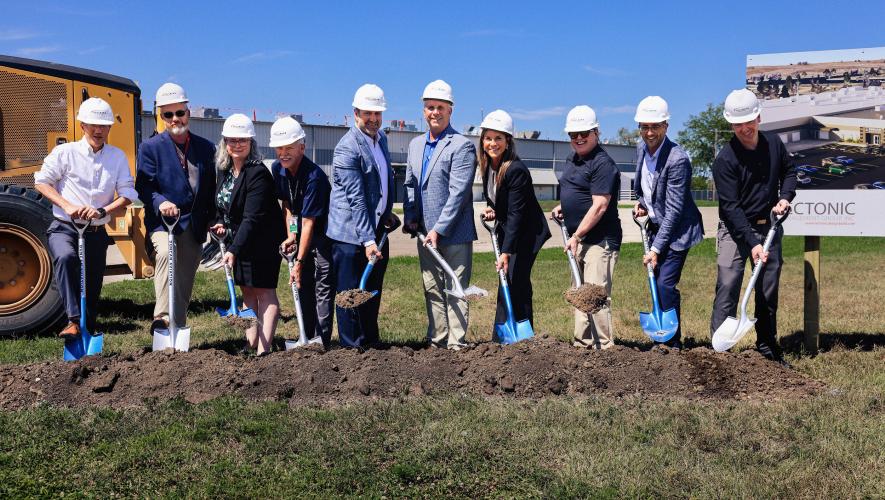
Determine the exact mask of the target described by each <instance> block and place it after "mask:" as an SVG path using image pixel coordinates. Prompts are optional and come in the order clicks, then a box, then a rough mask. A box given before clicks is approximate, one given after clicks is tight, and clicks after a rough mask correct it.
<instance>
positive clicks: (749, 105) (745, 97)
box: [722, 89, 759, 123]
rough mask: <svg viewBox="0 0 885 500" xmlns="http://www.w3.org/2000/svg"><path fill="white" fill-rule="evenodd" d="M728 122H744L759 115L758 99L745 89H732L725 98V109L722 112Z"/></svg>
mask: <svg viewBox="0 0 885 500" xmlns="http://www.w3.org/2000/svg"><path fill="white" fill-rule="evenodd" d="M722 115H723V116H725V120H726V121H727V122H728V123H746V122H748V121H752V120H755V119H756V117H757V116H759V99H756V94H754V93H753V92H751V91H749V90H747V89H738V90H733V91H732V92H731V93H730V94H728V97H726V98H725V109H724V110H723V112H722Z"/></svg>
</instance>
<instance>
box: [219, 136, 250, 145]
mask: <svg viewBox="0 0 885 500" xmlns="http://www.w3.org/2000/svg"><path fill="white" fill-rule="evenodd" d="M251 141H252V139H250V138H248V137H225V138H224V143H225V144H229V145H231V146H241V145H243V144H249V142H251Z"/></svg>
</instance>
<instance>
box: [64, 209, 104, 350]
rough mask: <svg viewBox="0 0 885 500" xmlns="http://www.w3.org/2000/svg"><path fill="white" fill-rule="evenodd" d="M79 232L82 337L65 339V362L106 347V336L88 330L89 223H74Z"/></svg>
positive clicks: (78, 253)
mask: <svg viewBox="0 0 885 500" xmlns="http://www.w3.org/2000/svg"><path fill="white" fill-rule="evenodd" d="M72 223H73V224H74V228H75V229H76V230H77V233H78V236H77V256H78V257H79V258H80V336H79V337H74V338H72V339H65V349H64V360H65V361H76V360H78V359H80V358H82V357H83V356H92V355H93V354H100V353H101V349H102V348H103V347H104V335H102V334H101V333H98V332H96V333H95V334H94V335H93V334H91V333H89V331H88V329H87V328H86V238H85V236H84V235H85V234H86V229H87V228H88V227H89V222H88V221H86V222H85V223H79V222H77V221H72Z"/></svg>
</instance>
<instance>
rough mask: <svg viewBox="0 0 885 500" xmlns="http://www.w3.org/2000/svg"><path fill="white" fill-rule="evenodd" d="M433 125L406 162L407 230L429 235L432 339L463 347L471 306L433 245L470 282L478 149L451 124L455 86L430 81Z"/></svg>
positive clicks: (424, 256) (427, 115)
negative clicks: (454, 292)
mask: <svg viewBox="0 0 885 500" xmlns="http://www.w3.org/2000/svg"><path fill="white" fill-rule="evenodd" d="M422 99H423V101H424V119H425V120H427V126H428V130H427V133H426V134H422V135H420V136H418V137H415V138H414V139H412V141H411V142H410V143H409V156H408V160H407V167H406V181H405V188H406V200H405V203H404V204H403V209H404V212H405V226H404V227H403V231H405V232H411V233H413V234H414V233H415V232H416V231H418V230H420V231H421V232H423V233H425V234H426V235H427V238H426V239H425V240H424V241H419V242H418V262H419V264H420V266H421V274H422V277H423V281H424V301H425V304H426V307H427V317H428V326H427V338H428V340H429V341H430V342H431V343H432V344H433V345H435V346H437V347H445V348H448V349H454V350H458V349H460V348H461V347H463V346H464V345H466V342H465V337H466V334H467V320H468V316H469V308H468V306H467V302H466V301H464V300H459V299H454V298H451V297H448V295H447V294H446V293H445V292H443V290H445V289H447V288H449V286H450V285H447V284H446V279H447V278H446V273H445V271H444V270H443V269H442V267H440V265H439V264H438V263H437V262H436V260H435V259H434V258H433V256H432V255H431V254H430V252H429V251H428V250H427V249H426V247H427V246H433V247H435V248H436V249H437V250H439V253H441V254H442V256H443V258H444V259H445V260H446V262H448V264H449V265H450V266H451V267H452V269H453V270H454V271H455V275H456V276H458V279H459V281H460V282H461V286H462V287H464V288H467V286H468V283H469V282H470V274H471V271H472V269H473V268H472V261H473V242H474V241H475V240H476V226H475V225H474V219H473V177H474V175H475V174H476V148H475V147H474V146H473V143H472V142H470V140H469V139H467V138H465V137H464V136H463V135H461V134H459V133H458V132H456V131H455V129H453V128H452V126H451V125H450V120H451V118H452V106H453V104H454V98H453V96H452V87H451V86H450V85H449V84H448V83H446V82H444V81H442V80H436V81H433V82H430V83H429V84H428V85H427V87H426V88H425V89H424V94H423V95H422Z"/></svg>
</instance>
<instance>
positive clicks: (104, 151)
mask: <svg viewBox="0 0 885 500" xmlns="http://www.w3.org/2000/svg"><path fill="white" fill-rule="evenodd" d="M34 183H36V184H47V185H49V186H52V187H53V188H55V190H56V191H58V194H60V195H61V197H62V198H64V199H65V200H67V201H68V202H70V203H72V204H74V205H85V206H88V207H92V208H101V207H105V206H107V205H109V204H110V203H111V202H112V201H114V194H115V193H116V194H117V195H118V196H121V197H123V198H127V199H129V200H130V201H134V200H137V199H138V193H137V192H136V191H135V182H134V181H133V180H132V174H131V173H130V172H129V162H128V161H127V160H126V154H125V153H124V152H123V150H121V149H120V148H117V147H114V146H111V145H110V144H105V145H104V147H102V148H101V149H100V150H98V152H97V153H96V152H94V151H93V150H92V146H90V145H89V143H88V142H86V139H85V138H83V139H81V140H79V141H77V142H69V143H66V144H60V145H58V146H56V147H54V148H53V149H52V152H50V153H49V156H47V157H46V159H45V160H43V167H41V168H40V170H39V171H37V172H34ZM52 214H53V215H54V216H55V217H56V218H58V219H62V220H66V221H69V220H71V218H70V217H68V214H66V213H65V211H64V210H62V208H61V207H59V206H57V205H53V207H52ZM110 220H111V218H110V216H105V217H103V218H101V219H95V220H93V221H92V225H93V226H103V225H105V224H107V223H108V221H110Z"/></svg>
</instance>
